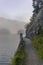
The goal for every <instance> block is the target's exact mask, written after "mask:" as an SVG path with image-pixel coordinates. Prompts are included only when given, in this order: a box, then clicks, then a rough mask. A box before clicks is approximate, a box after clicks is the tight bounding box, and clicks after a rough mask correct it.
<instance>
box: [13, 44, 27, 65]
mask: <svg viewBox="0 0 43 65" xmlns="http://www.w3.org/2000/svg"><path fill="white" fill-rule="evenodd" d="M24 47H25V45H24V44H23V45H22V46H20V48H19V50H18V52H17V53H16V55H15V56H14V58H13V59H12V65H24V62H25V57H26V54H25V52H24Z"/></svg>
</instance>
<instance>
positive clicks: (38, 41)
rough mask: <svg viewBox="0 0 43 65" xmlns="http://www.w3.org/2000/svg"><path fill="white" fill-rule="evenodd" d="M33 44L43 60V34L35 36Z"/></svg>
mask: <svg viewBox="0 0 43 65" xmlns="http://www.w3.org/2000/svg"><path fill="white" fill-rule="evenodd" d="M33 46H34V47H35V48H36V50H37V53H38V55H39V58H40V59H41V60H43V36H41V35H39V36H37V37H36V38H34V39H33Z"/></svg>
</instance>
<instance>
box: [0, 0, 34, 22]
mask: <svg viewBox="0 0 43 65" xmlns="http://www.w3.org/2000/svg"><path fill="white" fill-rule="evenodd" d="M32 10H33V8H32V0H0V17H4V18H7V19H14V20H15V19H16V20H20V21H24V22H29V19H30V17H31V16H32Z"/></svg>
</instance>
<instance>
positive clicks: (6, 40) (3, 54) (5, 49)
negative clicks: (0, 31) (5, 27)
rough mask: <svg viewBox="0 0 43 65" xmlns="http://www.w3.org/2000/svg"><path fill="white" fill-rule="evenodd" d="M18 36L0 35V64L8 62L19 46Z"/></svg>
mask: <svg viewBox="0 0 43 65" xmlns="http://www.w3.org/2000/svg"><path fill="white" fill-rule="evenodd" d="M19 41H20V38H19V35H18V34H12V35H11V34H10V35H0V62H9V61H10V59H11V57H13V56H14V54H15V52H16V51H17V47H18V45H19Z"/></svg>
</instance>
